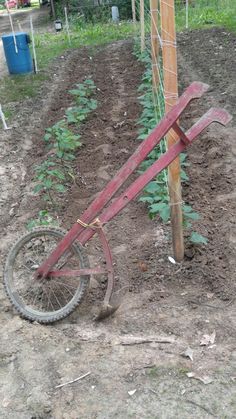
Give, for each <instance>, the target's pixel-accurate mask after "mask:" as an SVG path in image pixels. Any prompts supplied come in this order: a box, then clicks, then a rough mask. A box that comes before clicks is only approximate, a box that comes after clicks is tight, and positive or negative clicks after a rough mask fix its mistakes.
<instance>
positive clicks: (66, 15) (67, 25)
mask: <svg viewBox="0 0 236 419" xmlns="http://www.w3.org/2000/svg"><path fill="white" fill-rule="evenodd" d="M64 12H65V21H66V32H67V37H68V41H69V44H71V39H70V28H69V21H68V14H67V7H65V8H64Z"/></svg>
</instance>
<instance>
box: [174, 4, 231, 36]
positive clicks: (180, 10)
mask: <svg viewBox="0 0 236 419" xmlns="http://www.w3.org/2000/svg"><path fill="white" fill-rule="evenodd" d="M192 4H193V6H191V7H189V29H204V28H209V27H210V26H223V27H225V28H226V29H228V30H230V31H236V1H235V0H197V1H193V2H192ZM185 25H186V12H185V7H184V6H182V7H181V6H179V5H178V0H177V2H176V27H177V30H178V31H180V30H183V29H185Z"/></svg>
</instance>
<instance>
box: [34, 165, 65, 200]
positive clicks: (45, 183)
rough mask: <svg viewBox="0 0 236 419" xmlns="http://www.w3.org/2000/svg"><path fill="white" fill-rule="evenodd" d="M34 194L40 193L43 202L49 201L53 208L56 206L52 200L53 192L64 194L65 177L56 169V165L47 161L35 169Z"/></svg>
mask: <svg viewBox="0 0 236 419" xmlns="http://www.w3.org/2000/svg"><path fill="white" fill-rule="evenodd" d="M35 172H36V174H35V181H36V182H37V185H36V186H35V187H34V193H38V192H42V193H43V198H44V200H45V201H50V202H51V204H52V205H53V207H54V208H56V207H57V204H56V202H55V199H54V192H58V193H64V192H65V191H66V187H65V185H64V183H65V181H66V177H65V175H64V173H63V171H62V170H60V169H58V168H57V164H56V163H55V162H54V161H52V160H50V159H48V160H46V161H44V162H43V163H41V164H40V165H39V166H37V167H36V168H35Z"/></svg>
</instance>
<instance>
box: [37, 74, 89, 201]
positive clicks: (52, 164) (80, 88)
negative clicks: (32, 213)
mask: <svg viewBox="0 0 236 419" xmlns="http://www.w3.org/2000/svg"><path fill="white" fill-rule="evenodd" d="M95 90H96V86H95V84H94V82H93V80H91V79H87V80H85V81H84V83H80V84H77V85H76V88H75V89H73V90H71V91H70V93H71V94H72V95H73V96H74V97H75V100H76V103H77V105H78V106H76V107H72V108H69V109H67V110H66V118H65V119H62V120H60V121H58V122H57V123H56V124H54V125H53V126H52V127H50V128H47V129H46V133H45V136H44V142H45V143H46V148H47V151H48V154H49V157H48V158H47V159H46V160H45V161H44V162H42V163H41V164H40V165H38V166H37V167H36V168H35V181H36V186H35V188H34V192H35V193H39V192H41V193H42V194H43V198H44V200H46V201H49V202H50V203H51V205H52V206H53V207H54V208H56V207H57V204H56V198H55V195H56V194H57V193H64V192H66V190H67V186H68V184H69V183H70V182H71V181H73V182H74V183H76V173H75V170H74V167H73V161H74V159H75V153H76V151H77V149H78V148H79V147H81V145H82V144H81V141H80V135H79V134H75V133H74V132H73V131H72V129H70V128H69V125H71V124H76V126H79V124H80V123H81V122H82V121H83V120H84V119H85V118H86V116H87V115H88V113H89V112H91V111H92V110H94V109H96V107H97V101H96V100H95V99H93V98H91V97H90V96H91V95H92V93H93V92H94V91H95Z"/></svg>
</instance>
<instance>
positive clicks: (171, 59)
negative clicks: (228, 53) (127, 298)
mask: <svg viewBox="0 0 236 419" xmlns="http://www.w3.org/2000/svg"><path fill="white" fill-rule="evenodd" d="M160 6H161V27H162V43H163V45H162V54H163V70H164V94H165V108H166V112H168V111H169V110H170V109H171V108H172V106H174V105H175V104H176V102H177V99H178V80H177V51H176V33H175V8H174V0H165V1H164V0H160ZM177 141H178V136H177V135H176V134H175V132H174V131H173V130H171V131H170V132H169V133H168V134H167V145H168V148H169V149H170V148H171V147H172V146H173V145H174V144H175V143H176V142H177ZM168 176H169V196H170V207H171V227H172V243H173V251H174V258H175V260H176V261H177V262H180V261H181V260H183V257H184V240H183V214H182V208H181V204H182V197H181V181H180V160H179V157H178V158H176V159H175V160H174V162H173V163H171V165H170V166H169V169H168Z"/></svg>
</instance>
